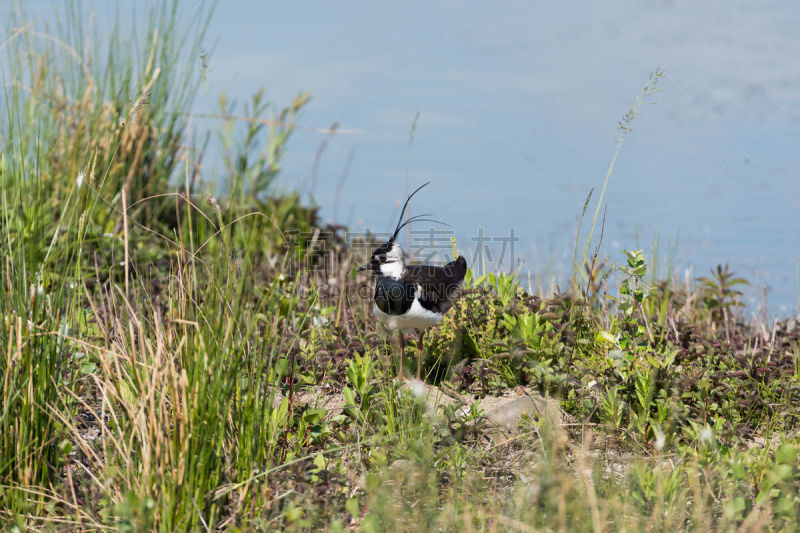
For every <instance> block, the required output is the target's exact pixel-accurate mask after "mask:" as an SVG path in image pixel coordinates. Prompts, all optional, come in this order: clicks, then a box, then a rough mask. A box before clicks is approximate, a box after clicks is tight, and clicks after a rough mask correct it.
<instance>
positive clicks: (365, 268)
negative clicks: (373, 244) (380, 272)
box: [358, 263, 372, 272]
mask: <svg viewBox="0 0 800 533" xmlns="http://www.w3.org/2000/svg"><path fill="white" fill-rule="evenodd" d="M365 270H372V263H367V264H364V265H361V266H360V267H358V271H359V272H364V271H365Z"/></svg>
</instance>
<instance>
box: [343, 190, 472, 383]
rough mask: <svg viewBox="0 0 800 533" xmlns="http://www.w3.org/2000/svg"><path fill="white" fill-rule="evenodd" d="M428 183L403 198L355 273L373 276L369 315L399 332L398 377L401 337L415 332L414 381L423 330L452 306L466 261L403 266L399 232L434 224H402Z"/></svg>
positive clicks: (422, 217) (419, 218)
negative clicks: (384, 236) (390, 225)
mask: <svg viewBox="0 0 800 533" xmlns="http://www.w3.org/2000/svg"><path fill="white" fill-rule="evenodd" d="M428 183H430V182H428ZM428 183H425V184H423V185H421V186H420V187H419V188H417V190H415V191H414V192H412V193H411V194H410V195H409V196H408V198H406V203H405V204H403V209H402V210H401V211H400V219H399V220H398V221H397V226H396V227H395V229H394V233H393V234H392V236H391V237H390V238H389V240H388V241H386V242H385V243H383V244H382V245H381V246H380V247H378V248H377V249H376V250H375V251H374V252H372V257H371V258H370V260H369V262H368V263H367V264H365V265H362V266H361V267H359V269H358V271H359V272H363V271H365V270H371V271H372V272H374V273H375V274H377V280H376V282H375V297H374V300H375V306H374V307H373V313H374V314H375V316H377V317H378V319H379V320H380V321H381V322H383V323H384V324H386V325H387V326H388V327H389V329H391V330H399V333H400V350H401V352H400V377H402V375H403V352H404V349H405V337H404V333H406V332H408V331H410V330H416V331H417V333H418V338H417V378H418V379H419V377H420V369H421V367H422V339H423V337H424V335H425V330H426V329H428V328H429V327H431V326H433V325H436V324H438V323H439V322H440V321H441V320H442V317H443V316H444V314H445V313H446V312H447V310H448V309H450V308H451V307H452V306H453V302H454V299H455V298H456V296H457V294H458V289H459V288H460V287H461V283H462V282H463V281H464V275H465V274H466V272H467V261H466V260H465V259H464V257H463V256H458V259H456V260H455V261H452V262H450V263H447V264H446V265H444V266H432V265H407V264H406V261H405V254H404V253H403V249H402V248H401V247H400V245H399V244H397V242H395V241H396V239H397V235H398V234H399V233H400V230H401V229H403V228H404V227H406V226H407V225H408V224H411V223H412V222H436V221H435V220H431V219H429V218H425V217H428V216H430V214H424V215H417V216H413V217H410V218H409V219H407V220H405V221H403V217H404V216H405V212H406V207H408V202H409V201H411V198H412V197H413V196H414V195H415V194H417V193H418V192H419V190H420V189H422V187H425V185H428Z"/></svg>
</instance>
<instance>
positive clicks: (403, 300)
mask: <svg viewBox="0 0 800 533" xmlns="http://www.w3.org/2000/svg"><path fill="white" fill-rule="evenodd" d="M415 289H416V287H415V285H414V284H413V283H407V282H405V281H400V280H395V279H392V278H389V277H386V276H379V277H378V281H377V282H376V283H375V305H377V306H378V309H380V310H381V311H383V312H384V313H386V314H387V315H402V314H403V313H405V312H407V311H408V310H409V309H410V308H411V304H412V303H414V292H415Z"/></svg>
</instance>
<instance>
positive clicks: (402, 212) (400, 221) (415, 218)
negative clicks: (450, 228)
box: [389, 181, 447, 242]
mask: <svg viewBox="0 0 800 533" xmlns="http://www.w3.org/2000/svg"><path fill="white" fill-rule="evenodd" d="M428 184H430V181H428V182H425V183H423V184H422V185H420V186H419V187H417V188H416V190H415V191H414V192H412V193H411V194H409V195H408V198H406V203H404V204H403V209H401V210H400V218H399V219H398V220H397V226H396V227H395V228H394V233H393V234H392V236H391V237H390V238H389V242H394V241H395V239H396V238H397V235H398V234H399V233H400V230H401V229H403V228H404V227H406V226H408V225H409V224H411V223H412V222H434V223H436V224H444V225H445V226H447V224H445V223H444V222H440V221H438V220H433V219H430V218H425V217H429V216H431V213H424V214H422V215H416V216H413V217H411V218H409V219H407V220H406V221H405V222H404V221H403V217H404V216H405V214H406V208H407V207H408V202H410V201H411V198H412V197H413V196H414V195H415V194H417V193H418V192H419V191H420V189H422V188H423V187H425V186H426V185H428Z"/></svg>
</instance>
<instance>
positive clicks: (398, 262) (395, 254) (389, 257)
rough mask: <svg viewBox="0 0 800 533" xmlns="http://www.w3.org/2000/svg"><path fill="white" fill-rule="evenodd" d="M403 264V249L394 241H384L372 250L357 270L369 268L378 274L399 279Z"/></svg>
mask: <svg viewBox="0 0 800 533" xmlns="http://www.w3.org/2000/svg"><path fill="white" fill-rule="evenodd" d="M404 266H405V258H404V257H403V249H402V248H400V245H399V244H397V243H396V242H394V241H386V242H385V243H383V244H382V245H380V246H379V247H378V248H376V249H375V251H374V252H372V256H371V257H370V259H369V262H368V263H366V264H364V265H361V266H360V267H359V268H358V271H359V272H363V271H365V270H371V271H373V272H375V273H376V274H378V275H382V276H389V277H390V278H394V279H399V278H400V276H401V275H402V274H403V267H404Z"/></svg>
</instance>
